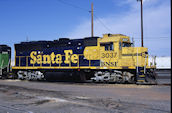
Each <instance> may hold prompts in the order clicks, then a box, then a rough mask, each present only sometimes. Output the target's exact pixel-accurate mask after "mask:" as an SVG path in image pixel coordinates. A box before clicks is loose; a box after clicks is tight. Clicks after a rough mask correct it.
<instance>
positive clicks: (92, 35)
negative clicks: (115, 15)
mask: <svg viewBox="0 0 172 113" xmlns="http://www.w3.org/2000/svg"><path fill="white" fill-rule="evenodd" d="M91 37H94V34H93V3H92V4H91Z"/></svg>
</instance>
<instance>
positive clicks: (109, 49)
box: [12, 34, 156, 84]
mask: <svg viewBox="0 0 172 113" xmlns="http://www.w3.org/2000/svg"><path fill="white" fill-rule="evenodd" d="M148 57H149V55H148V49H147V48H145V47H133V45H132V43H131V41H130V37H128V36H125V35H122V34H104V35H103V37H86V38H82V39H69V38H60V39H59V40H54V41H30V42H21V43H18V44H15V66H13V67H12V70H13V73H15V74H16V75H17V77H18V78H19V79H27V80H42V79H46V80H49V79H50V78H53V79H54V78H55V77H60V76H61V77H63V78H64V79H70V78H75V79H76V80H77V81H78V80H80V81H87V80H89V81H90V80H91V81H94V82H115V83H141V84H146V83H148V84H149V83H156V74H155V71H154V70H155V69H156V67H155V65H150V64H148Z"/></svg>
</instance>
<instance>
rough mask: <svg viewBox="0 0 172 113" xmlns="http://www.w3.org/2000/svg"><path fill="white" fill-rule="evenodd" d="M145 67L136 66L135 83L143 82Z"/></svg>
mask: <svg viewBox="0 0 172 113" xmlns="http://www.w3.org/2000/svg"><path fill="white" fill-rule="evenodd" d="M145 78H146V74H145V69H144V67H137V73H136V79H137V82H136V83H137V84H145V82H146V81H145Z"/></svg>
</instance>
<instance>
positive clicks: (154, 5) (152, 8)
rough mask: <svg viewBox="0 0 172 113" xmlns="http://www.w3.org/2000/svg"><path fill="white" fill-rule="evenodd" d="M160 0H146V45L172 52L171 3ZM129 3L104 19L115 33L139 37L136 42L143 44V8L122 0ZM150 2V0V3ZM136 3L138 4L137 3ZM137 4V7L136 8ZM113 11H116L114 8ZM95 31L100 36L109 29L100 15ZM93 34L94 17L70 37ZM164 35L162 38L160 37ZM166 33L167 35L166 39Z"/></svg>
mask: <svg viewBox="0 0 172 113" xmlns="http://www.w3.org/2000/svg"><path fill="white" fill-rule="evenodd" d="M158 2H159V1H158V0H152V1H150V0H145V6H144V39H145V40H144V45H145V46H146V47H148V48H149V50H150V51H149V52H150V53H151V54H154V55H158V56H162V55H170V54H171V50H170V47H171V39H170V37H171V15H170V14H171V12H170V9H171V7H170V4H168V3H161V4H158ZM120 3H121V4H120V5H122V4H128V5H130V6H131V7H132V8H131V10H128V12H127V13H126V12H125V13H120V14H114V15H109V16H106V17H104V18H100V20H101V21H102V22H103V23H104V25H105V26H107V27H108V28H109V29H110V31H112V33H113V34H118V33H120V34H125V35H128V36H130V37H134V38H136V40H135V42H136V46H140V40H139V39H138V38H140V9H139V7H138V4H137V6H135V5H136V3H137V2H136V3H135V2H133V0H125V1H124V2H120ZM148 3H149V4H148ZM133 4H134V5H133ZM133 7H135V8H133ZM112 13H113V12H112ZM94 26H95V27H94V33H95V35H96V36H102V34H105V33H109V32H110V31H109V30H108V29H106V28H105V27H104V26H103V25H102V24H101V22H100V21H99V20H98V19H95V20H94ZM90 34H91V25H90V20H88V21H84V22H83V23H81V24H79V25H78V26H76V28H75V29H73V30H72V31H71V32H70V33H69V34H68V37H72V38H76V37H78V38H80V37H87V36H90ZM160 37H161V38H160ZM163 37H165V38H164V39H163Z"/></svg>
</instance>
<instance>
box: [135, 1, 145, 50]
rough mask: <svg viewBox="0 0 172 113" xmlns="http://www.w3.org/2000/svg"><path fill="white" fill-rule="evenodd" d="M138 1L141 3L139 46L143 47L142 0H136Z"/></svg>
mask: <svg viewBox="0 0 172 113" xmlns="http://www.w3.org/2000/svg"><path fill="white" fill-rule="evenodd" d="M137 1H140V4H141V44H142V45H141V46H142V47H143V46H144V45H143V0H137Z"/></svg>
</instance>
